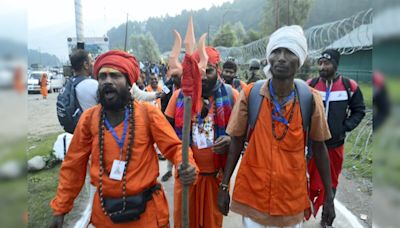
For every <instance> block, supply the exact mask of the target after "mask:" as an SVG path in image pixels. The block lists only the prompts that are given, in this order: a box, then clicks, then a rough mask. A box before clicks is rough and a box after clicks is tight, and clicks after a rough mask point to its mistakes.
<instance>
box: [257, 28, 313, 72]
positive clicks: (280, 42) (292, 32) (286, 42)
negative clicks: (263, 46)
mask: <svg viewBox="0 0 400 228" xmlns="http://www.w3.org/2000/svg"><path fill="white" fill-rule="evenodd" d="M278 48H287V49H289V50H290V51H291V52H293V53H294V54H295V55H296V56H297V57H298V58H299V60H300V65H299V68H300V67H301V66H303V64H304V61H305V60H306V58H307V39H306V37H305V36H304V32H303V29H302V28H301V27H300V26H298V25H291V26H284V27H282V28H280V29H278V30H276V31H275V32H274V33H272V34H271V36H270V37H269V41H268V45H267V56H266V57H267V61H268V65H267V66H266V67H264V72H265V74H266V75H268V74H267V73H269V69H270V67H271V66H270V62H269V60H268V59H269V56H270V55H271V53H272V52H273V51H274V50H276V49H278Z"/></svg>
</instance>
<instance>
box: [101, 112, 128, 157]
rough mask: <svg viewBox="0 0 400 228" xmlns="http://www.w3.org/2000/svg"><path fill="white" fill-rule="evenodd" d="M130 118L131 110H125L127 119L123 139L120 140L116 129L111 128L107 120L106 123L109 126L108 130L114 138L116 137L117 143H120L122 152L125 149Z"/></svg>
mask: <svg viewBox="0 0 400 228" xmlns="http://www.w3.org/2000/svg"><path fill="white" fill-rule="evenodd" d="M128 117H129V110H128V108H126V109H125V119H124V131H123V133H122V137H121V139H119V137H118V135H117V133H116V132H115V130H114V128H113V127H112V126H111V124H110V122H109V121H108V120H107V118H106V119H105V123H106V125H107V128H108V130H109V131H110V132H111V134H112V136H113V137H114V139H115V141H117V143H118V147H119V149H120V150H121V152H122V148H123V147H124V142H125V138H126V132H127V130H128Z"/></svg>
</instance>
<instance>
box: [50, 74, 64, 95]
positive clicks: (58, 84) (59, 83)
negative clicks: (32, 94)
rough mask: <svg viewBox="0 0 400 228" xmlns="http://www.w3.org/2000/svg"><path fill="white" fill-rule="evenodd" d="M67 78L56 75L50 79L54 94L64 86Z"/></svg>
mask: <svg viewBox="0 0 400 228" xmlns="http://www.w3.org/2000/svg"><path fill="white" fill-rule="evenodd" d="M64 83H65V78H64V75H62V74H56V75H53V76H51V77H50V87H51V88H52V89H53V91H54V92H58V91H59V90H60V89H62V87H63V86H64Z"/></svg>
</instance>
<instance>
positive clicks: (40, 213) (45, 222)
mask: <svg viewBox="0 0 400 228" xmlns="http://www.w3.org/2000/svg"><path fill="white" fill-rule="evenodd" d="M59 169H60V164H59V165H56V166H55V167H53V168H51V169H47V170H44V171H39V172H35V173H28V196H29V197H28V211H29V227H49V225H50V222H51V221H52V217H53V214H52V210H51V208H50V206H49V204H50V201H51V199H52V198H53V197H54V196H55V194H56V191H57V186H58V174H59Z"/></svg>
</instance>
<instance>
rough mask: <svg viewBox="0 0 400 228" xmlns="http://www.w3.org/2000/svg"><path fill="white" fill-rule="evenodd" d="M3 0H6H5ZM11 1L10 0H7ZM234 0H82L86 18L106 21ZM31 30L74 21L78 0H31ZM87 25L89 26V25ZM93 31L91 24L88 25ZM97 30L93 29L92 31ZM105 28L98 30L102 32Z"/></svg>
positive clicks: (99, 21)
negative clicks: (75, 6) (75, 4)
mask: <svg viewBox="0 0 400 228" xmlns="http://www.w3.org/2000/svg"><path fill="white" fill-rule="evenodd" d="M2 1H3V0H2ZM7 1H9V0H7ZM232 1H233V0H81V3H82V13H83V20H84V22H85V21H97V22H98V23H101V24H106V25H110V26H112V25H118V24H120V23H123V22H125V20H126V14H127V13H128V14H129V19H130V20H139V21H144V20H146V19H147V18H149V17H157V16H164V15H166V14H167V13H168V14H169V15H170V16H174V15H177V14H179V13H180V12H181V11H182V10H184V9H186V10H191V9H192V10H197V9H201V8H206V9H208V8H210V7H212V6H213V5H221V4H222V3H224V2H232ZM27 7H28V26H29V30H32V29H37V28H41V27H48V26H51V25H55V24H60V23H66V22H71V21H74V18H75V9H74V0H57V1H55V0H34V1H27ZM85 27H86V26H85ZM87 30H88V31H89V32H90V30H91V28H87ZM92 32H93V31H92ZM101 32H102V31H99V32H98V31H95V33H101Z"/></svg>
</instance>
